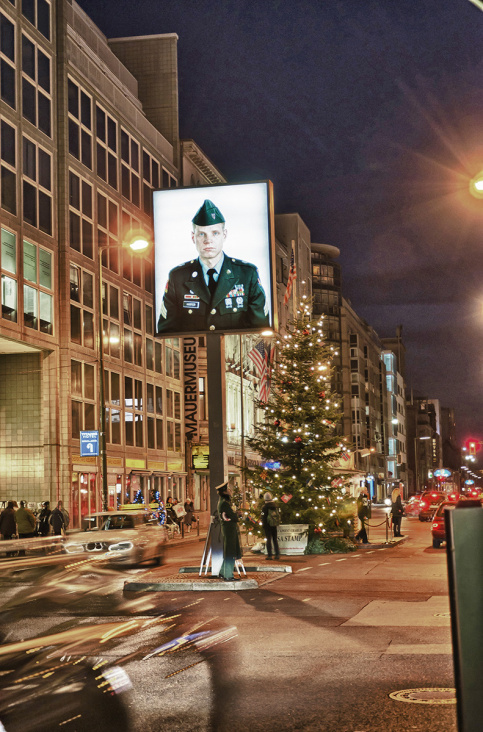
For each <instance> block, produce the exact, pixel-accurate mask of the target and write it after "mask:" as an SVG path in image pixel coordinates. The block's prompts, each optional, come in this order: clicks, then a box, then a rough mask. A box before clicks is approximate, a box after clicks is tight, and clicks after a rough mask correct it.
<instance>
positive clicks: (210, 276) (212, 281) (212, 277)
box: [208, 269, 216, 297]
mask: <svg viewBox="0 0 483 732" xmlns="http://www.w3.org/2000/svg"><path fill="white" fill-rule="evenodd" d="M215 274H216V269H209V270H208V289H209V291H210V292H211V297H213V293H214V292H215V289H216V282H215Z"/></svg>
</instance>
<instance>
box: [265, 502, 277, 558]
mask: <svg viewBox="0 0 483 732" xmlns="http://www.w3.org/2000/svg"><path fill="white" fill-rule="evenodd" d="M263 500H264V501H265V503H264V506H263V508H262V526H263V530H264V532H265V536H266V539H267V559H273V554H272V544H273V551H274V552H275V559H280V549H279V546H278V533H277V526H279V525H280V509H279V507H278V506H277V505H276V504H275V503H274V501H273V496H272V494H271V493H269V492H268V491H267V493H265V495H264V496H263Z"/></svg>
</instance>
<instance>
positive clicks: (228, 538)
mask: <svg viewBox="0 0 483 732" xmlns="http://www.w3.org/2000/svg"><path fill="white" fill-rule="evenodd" d="M216 490H217V491H218V495H219V496H220V500H219V501H218V508H217V510H218V516H219V517H220V523H221V532H222V534H223V564H222V565H221V569H220V577H221V578H222V579H224V580H226V581H227V582H232V581H234V580H238V577H235V576H234V575H233V569H234V567H235V560H237V559H241V558H242V552H241V547H240V539H239V536H238V526H237V524H238V515H237V513H236V512H235V511H234V510H233V507H232V505H231V496H230V494H229V492H228V483H222V484H221V485H219V486H217V488H216Z"/></svg>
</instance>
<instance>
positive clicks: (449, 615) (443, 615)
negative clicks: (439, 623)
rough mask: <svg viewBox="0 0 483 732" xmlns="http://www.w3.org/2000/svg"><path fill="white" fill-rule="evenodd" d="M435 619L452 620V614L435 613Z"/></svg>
mask: <svg viewBox="0 0 483 732" xmlns="http://www.w3.org/2000/svg"><path fill="white" fill-rule="evenodd" d="M434 617H435V618H450V617H451V613H434Z"/></svg>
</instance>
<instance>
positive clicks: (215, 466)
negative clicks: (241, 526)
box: [206, 333, 227, 576]
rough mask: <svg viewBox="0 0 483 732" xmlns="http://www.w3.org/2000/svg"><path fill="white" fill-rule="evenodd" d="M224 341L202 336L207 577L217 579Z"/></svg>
mask: <svg viewBox="0 0 483 732" xmlns="http://www.w3.org/2000/svg"><path fill="white" fill-rule="evenodd" d="M224 355H225V339H224V336H222V335H221V334H220V333H207V334H206V360H207V372H208V374H207V376H208V383H207V386H208V404H209V407H208V439H209V444H210V462H209V466H210V515H211V525H210V534H211V574H212V575H213V576H218V575H219V573H220V569H221V565H222V562H223V542H222V540H221V535H220V532H219V531H213V530H212V529H213V523H214V522H213V514H214V512H215V511H216V506H217V504H218V499H219V496H218V493H217V492H216V490H215V488H216V486H217V485H220V483H224V482H225V481H226V479H227V477H226V476H227V471H226V425H225V358H224Z"/></svg>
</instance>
